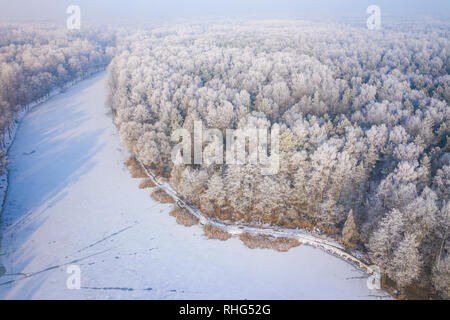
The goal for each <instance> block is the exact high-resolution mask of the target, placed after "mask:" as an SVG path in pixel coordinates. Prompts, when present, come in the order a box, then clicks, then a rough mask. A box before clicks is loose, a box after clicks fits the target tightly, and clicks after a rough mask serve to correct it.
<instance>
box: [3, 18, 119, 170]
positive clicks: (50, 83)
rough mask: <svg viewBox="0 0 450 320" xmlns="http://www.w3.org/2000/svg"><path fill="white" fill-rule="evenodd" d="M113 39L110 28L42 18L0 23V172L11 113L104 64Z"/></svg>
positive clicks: (114, 35) (108, 58) (10, 125)
mask: <svg viewBox="0 0 450 320" xmlns="http://www.w3.org/2000/svg"><path fill="white" fill-rule="evenodd" d="M115 42H116V34H115V32H114V31H112V30H108V29H106V28H89V29H87V30H86V31H76V32H74V31H72V30H67V29H66V28H63V27H57V26H55V25H51V24H46V23H35V24H25V23H2V24H0V175H1V172H2V170H4V165H5V154H4V151H5V150H3V147H4V144H5V139H7V138H9V137H8V135H9V134H10V132H9V130H8V129H9V128H11V127H12V126H14V121H15V118H14V117H15V115H16V114H17V113H18V112H19V111H21V109H22V108H23V107H24V106H26V105H27V104H30V103H31V102H36V101H38V100H39V99H43V98H45V97H47V96H48V95H49V94H50V93H51V92H52V90H54V89H58V88H62V87H63V86H64V85H65V84H67V83H68V82H71V81H73V80H77V79H83V78H85V77H86V76H88V75H89V74H91V73H92V72H95V71H98V70H99V69H101V68H104V67H106V66H107V65H108V63H109V62H110V60H111V58H112V57H113V56H114V53H115Z"/></svg>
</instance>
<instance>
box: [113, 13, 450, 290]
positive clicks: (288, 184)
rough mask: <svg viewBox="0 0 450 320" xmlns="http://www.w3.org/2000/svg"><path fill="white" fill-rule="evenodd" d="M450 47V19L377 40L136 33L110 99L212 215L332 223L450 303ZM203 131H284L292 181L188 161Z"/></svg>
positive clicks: (176, 29)
mask: <svg viewBox="0 0 450 320" xmlns="http://www.w3.org/2000/svg"><path fill="white" fill-rule="evenodd" d="M449 39H450V37H449V28H448V25H446V24H434V25H419V24H417V25H409V26H408V28H407V29H405V30H403V31H402V32H396V31H393V30H384V31H376V32H374V31H370V30H366V29H362V28H354V27H348V26H343V25H331V24H318V23H317V24H312V23H306V22H296V21H284V22H280V21H262V22H261V21H260V22H238V21H234V22H230V23H216V24H187V25H176V26H172V27H167V28H159V29H155V30H152V31H151V32H150V31H149V32H138V33H136V34H135V35H134V36H131V37H129V38H128V40H127V41H126V42H124V44H123V45H122V46H121V48H120V50H119V53H118V55H117V56H116V58H114V60H113V62H112V64H111V65H110V67H109V80H108V85H109V104H110V105H111V107H112V109H113V112H114V114H115V117H116V122H117V124H118V126H119V127H120V135H121V138H122V139H123V141H124V142H125V143H126V144H127V146H128V147H129V149H130V150H131V151H132V152H133V153H134V154H135V155H136V157H137V158H139V159H140V160H141V161H143V163H144V164H145V165H146V166H148V167H149V168H151V169H152V170H154V171H155V172H157V173H159V174H160V175H164V176H166V177H169V178H170V181H171V183H172V185H173V186H174V187H175V188H176V189H177V190H178V192H179V193H180V194H181V195H182V196H183V197H184V198H185V199H186V200H187V201H189V202H191V203H193V204H195V205H197V206H199V207H200V208H201V210H202V211H203V212H204V213H205V214H208V215H210V216H211V217H217V218H221V219H230V220H234V221H245V222H247V223H252V224H258V223H267V224H272V225H278V226H283V227H288V228H295V227H302V228H319V229H321V230H322V231H325V232H327V233H328V234H334V235H336V237H337V238H339V239H342V241H344V243H345V244H346V245H347V246H348V247H349V248H358V249H359V250H363V251H365V252H367V253H368V256H369V257H370V259H371V260H372V261H373V263H375V264H377V265H378V266H380V267H381V268H382V270H383V271H384V273H385V274H387V276H388V277H389V279H390V280H392V281H394V282H395V283H396V285H397V286H398V287H399V288H400V289H402V291H403V292H405V291H406V289H408V288H410V287H411V286H414V287H420V288H422V289H425V288H426V289H427V290H428V291H430V290H429V289H430V288H432V291H433V292H435V293H438V294H440V295H442V296H443V297H447V298H448V288H449V279H450V273H449V268H450V257H449V249H450V247H449V246H450V245H449V242H448V237H449V233H448V226H449V224H450V223H449V211H450V205H449V193H450V191H449V190H450V188H449V184H450V155H449V149H450V143H449V141H448V137H449V126H450V122H449V121H450V109H449V99H450V76H449V71H450V69H449V68H450V65H449V62H450V56H449V52H450V51H449V49H450V46H449V45H450V40H449ZM194 121H201V122H202V123H203V127H204V128H218V129H220V130H222V131H224V130H225V129H226V128H230V129H233V128H242V129H244V128H273V127H274V126H278V127H279V128H280V133H281V134H280V153H281V155H280V156H281V160H280V172H279V173H278V174H276V175H272V176H264V175H262V174H261V171H260V168H259V167H258V166H255V165H250V164H247V165H243V166H233V165H230V166H227V165H217V164H210V165H206V164H204V165H182V164H180V165H178V164H177V165H175V164H174V163H173V162H172V161H171V148H172V147H173V144H174V143H173V142H171V140H170V137H171V133H172V132H173V131H174V130H176V129H178V128H185V129H188V130H189V131H190V132H193V123H194ZM192 135H193V134H192ZM224 136H225V134H224ZM203 147H204V150H209V149H208V147H211V148H213V147H214V142H212V141H208V140H205V141H204V142H203Z"/></svg>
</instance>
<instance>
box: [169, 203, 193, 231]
mask: <svg viewBox="0 0 450 320" xmlns="http://www.w3.org/2000/svg"><path fill="white" fill-rule="evenodd" d="M169 214H170V215H171V216H172V217H175V218H176V220H177V223H179V224H182V225H184V226H186V227H191V226H193V225H195V224H198V222H199V220H198V218H197V217H196V216H194V215H193V214H192V213H190V212H189V210H187V209H185V208H180V207H174V208H173V209H172V210H170V213H169Z"/></svg>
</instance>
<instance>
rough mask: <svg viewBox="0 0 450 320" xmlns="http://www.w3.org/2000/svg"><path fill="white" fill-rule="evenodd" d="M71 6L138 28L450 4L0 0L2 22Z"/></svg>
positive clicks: (435, 10) (444, 0)
mask: <svg viewBox="0 0 450 320" xmlns="http://www.w3.org/2000/svg"><path fill="white" fill-rule="evenodd" d="M70 4H75V5H79V6H80V8H81V14H82V19H86V20H88V21H92V22H96V21H97V22H114V21H118V20H120V21H124V22H142V21H151V20H155V19H158V20H160V19H168V18H193V17H196V18H197V17H200V18H202V17H248V16H254V17H258V16H260V17H280V16H289V17H299V18H308V17H310V18H319V19H320V18H322V19H325V18H334V17H337V18H340V17H353V18H355V17H356V18H357V17H359V16H361V19H362V21H365V20H366V12H365V10H366V8H367V7H368V6H369V5H371V4H375V5H378V6H379V7H380V8H381V14H382V16H383V15H384V16H396V17H406V18H411V17H415V16H422V15H427V16H432V17H439V18H441V19H448V18H449V16H450V1H449V0H428V1H426V0H421V1H419V0H369V1H367V0H323V1H321V0H314V1H306V0H192V1H188V0H184V1H183V0H69V1H66V0H0V18H1V19H8V18H9V19H26V20H35V19H39V20H54V21H56V22H64V21H65V20H66V18H67V17H68V15H67V14H66V8H67V7H68V5H70Z"/></svg>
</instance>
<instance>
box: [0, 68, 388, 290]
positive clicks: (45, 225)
mask: <svg viewBox="0 0 450 320" xmlns="http://www.w3.org/2000/svg"><path fill="white" fill-rule="evenodd" d="M104 85H105V73H104V72H103V73H101V74H98V75H97V76H95V77H93V78H91V79H89V80H86V81H84V82H81V83H80V84H78V85H76V86H75V87H73V88H72V89H69V90H68V91H67V92H65V93H62V94H60V95H58V96H56V97H53V98H52V99H51V100H49V101H47V102H45V103H44V104H42V105H40V106H38V107H37V108H35V109H33V110H31V111H30V112H29V113H28V114H27V115H26V116H25V118H24V119H23V122H22V124H21V126H20V128H19V130H18V131H17V135H16V140H15V141H14V143H13V145H12V146H11V149H10V152H9V159H10V160H11V164H10V165H9V170H10V173H9V190H8V194H7V197H6V202H5V208H4V212H3V216H1V217H0V241H1V242H0V243H1V244H0V298H1V299H108V298H113V299H119V298H127V299H244V298H246V299H316V298H319V299H322V298H323V299H326V298H331V299H367V298H379V297H386V294H385V293H384V292H382V291H371V290H369V289H368V288H367V286H366V280H367V277H368V275H367V274H366V273H365V272H363V271H362V270H359V269H357V268H356V267H354V266H353V265H351V264H349V263H348V262H345V261H343V260H341V259H339V258H337V257H335V256H332V255H330V254H328V253H326V252H324V251H322V250H320V249H317V248H313V247H310V246H306V245H302V246H299V247H296V248H293V249H291V250H289V251H288V252H276V251H274V250H264V249H255V250H252V249H249V248H247V247H245V246H244V245H243V244H242V243H241V242H240V240H239V239H238V238H236V237H234V238H231V239H230V240H228V241H225V242H222V241H218V240H210V239H207V238H206V237H205V236H204V235H203V231H202V229H201V227H200V226H193V227H190V228H187V227H184V226H181V225H178V224H177V223H176V222H175V219H174V218H172V217H171V216H169V214H168V212H169V211H170V209H171V207H172V205H168V204H160V203H157V202H155V201H154V200H153V199H152V198H151V197H150V190H149V189H144V190H142V189H139V188H138V184H139V180H138V179H132V178H131V176H130V174H129V173H128V170H127V169H126V167H125V166H124V164H123V162H124V161H125V160H126V158H127V157H128V156H129V154H128V152H127V151H126V150H124V148H123V147H122V145H121V143H120V140H119V137H118V132H117V129H116V128H115V127H114V125H113V123H112V118H111V115H110V114H109V112H108V110H107V108H106V107H105V106H104V99H105V88H104ZM70 265H77V266H79V267H80V270H81V289H79V290H77V289H68V288H67V285H66V282H67V279H68V277H69V276H70V275H69V274H67V273H66V271H67V268H68V266H70Z"/></svg>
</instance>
